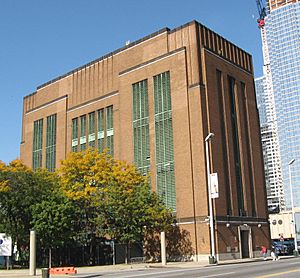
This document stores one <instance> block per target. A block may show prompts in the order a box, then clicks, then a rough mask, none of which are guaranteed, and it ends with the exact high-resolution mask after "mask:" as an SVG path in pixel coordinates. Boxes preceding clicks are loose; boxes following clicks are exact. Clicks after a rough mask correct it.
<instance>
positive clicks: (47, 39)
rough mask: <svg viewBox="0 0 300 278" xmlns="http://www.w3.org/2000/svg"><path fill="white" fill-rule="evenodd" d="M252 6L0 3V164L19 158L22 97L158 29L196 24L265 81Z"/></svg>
mask: <svg viewBox="0 0 300 278" xmlns="http://www.w3.org/2000/svg"><path fill="white" fill-rule="evenodd" d="M256 18H257V9H256V3H255V0H229V1H225V0H214V1H210V0H206V1H205V0H186V1H182V0H151V1H149V0H127V1H125V0H123V1H122V0H119V1H117V0H110V1H102V0H48V1H47V0H44V1H42V0H26V1H24V0H1V1H0V130H1V133H0V134H1V136H0V160H2V161H4V162H6V163H8V162H10V161H11V160H13V159H15V158H17V157H19V152H20V141H21V125H22V102H23V97H24V96H26V95H28V94H30V93H32V92H34V91H35V90H36V87H37V86H39V85H41V84H43V83H45V82H47V81H49V80H51V79H53V78H55V77H57V76H59V75H62V74H64V73H66V72H68V71H70V70H72V69H74V68H76V67H79V66H81V65H83V64H85V63H87V62H89V61H91V60H94V59H96V58H98V57H101V56H103V55H105V54H107V53H109V52H111V51H114V50H116V49H117V48H120V47H122V46H124V45H125V42H126V41H127V40H130V41H131V42H133V41H135V40H138V39H140V38H142V37H144V36H147V35H148V34H150V33H153V32H155V31H158V30H159V29H161V28H164V27H169V28H170V29H173V28H175V27H178V26H180V25H183V24H185V23H187V22H189V21H192V20H197V21H199V22H201V23H202V24H204V25H206V26H207V27H209V28H211V29H213V30H214V31H216V32H217V33H219V34H220V35H222V36H223V37H225V38H227V39H228V40H230V41H232V42H233V43H235V44H237V45H238V46H239V47H241V48H243V49H244V50H246V51H248V52H249V53H251V54H252V56H253V61H254V67H255V76H256V77H258V76H260V75H261V74H262V51H261V39H260V32H259V30H258V28H257V23H256Z"/></svg>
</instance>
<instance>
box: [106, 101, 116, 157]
mask: <svg viewBox="0 0 300 278" xmlns="http://www.w3.org/2000/svg"><path fill="white" fill-rule="evenodd" d="M106 147H107V148H108V153H109V154H110V155H112V156H113V155H114V115H113V106H109V107H107V108H106Z"/></svg>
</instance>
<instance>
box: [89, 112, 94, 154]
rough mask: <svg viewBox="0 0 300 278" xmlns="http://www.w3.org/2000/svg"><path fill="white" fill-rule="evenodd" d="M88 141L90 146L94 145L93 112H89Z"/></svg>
mask: <svg viewBox="0 0 300 278" xmlns="http://www.w3.org/2000/svg"><path fill="white" fill-rule="evenodd" d="M88 141H89V146H90V147H93V148H94V147H95V112H92V113H89V129H88Z"/></svg>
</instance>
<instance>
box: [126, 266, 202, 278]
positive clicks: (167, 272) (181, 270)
mask: <svg viewBox="0 0 300 278" xmlns="http://www.w3.org/2000/svg"><path fill="white" fill-rule="evenodd" d="M149 269H151V268H149ZM199 269H203V268H202V267H201V268H190V269H184V268H182V269H176V270H169V271H160V272H155V271H153V272H151V273H138V274H132V275H129V276H122V278H130V277H141V276H153V275H157V274H169V273H176V272H187V271H188V272H193V271H196V270H199Z"/></svg>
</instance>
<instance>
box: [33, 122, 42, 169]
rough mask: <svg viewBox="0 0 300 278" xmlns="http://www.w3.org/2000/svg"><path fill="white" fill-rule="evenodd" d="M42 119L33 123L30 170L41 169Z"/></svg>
mask: <svg viewBox="0 0 300 278" xmlns="http://www.w3.org/2000/svg"><path fill="white" fill-rule="evenodd" d="M42 148H43V119H40V120H37V121H35V122H34V123H33V150H32V169H33V170H36V169H37V168H41V167H42Z"/></svg>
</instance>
